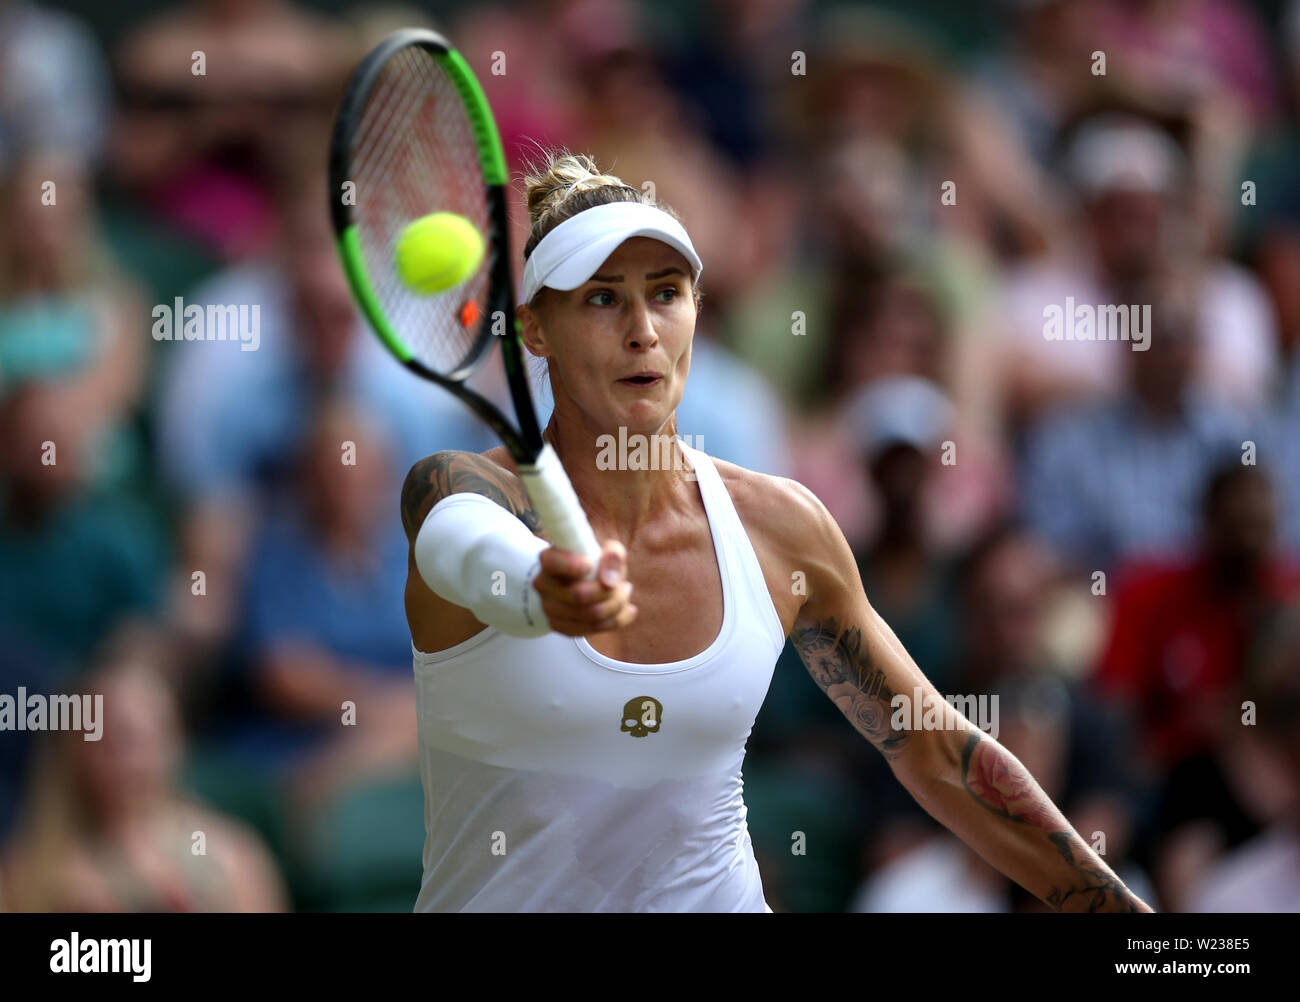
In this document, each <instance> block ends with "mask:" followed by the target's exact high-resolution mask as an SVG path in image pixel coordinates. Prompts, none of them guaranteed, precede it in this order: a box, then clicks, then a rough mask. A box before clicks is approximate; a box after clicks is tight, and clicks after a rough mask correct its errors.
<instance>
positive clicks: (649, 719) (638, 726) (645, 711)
mask: <svg viewBox="0 0 1300 1002" xmlns="http://www.w3.org/2000/svg"><path fill="white" fill-rule="evenodd" d="M663 710H664V707H663V704H662V703H660V702H659V700H657V699H655V698H654V697H653V696H637V697H636V698H635V699H629V700H628V701H627V705H625V706H624V707H623V723H622V724H621V725H620V727H619V730H621V731H626V732H627V733H629V734H631V735H632V737H634V738H643V737H645V736H646V735H647V734H653V733H655V732H656V731H657V730H659V721H660V720H661V719H662V718H663Z"/></svg>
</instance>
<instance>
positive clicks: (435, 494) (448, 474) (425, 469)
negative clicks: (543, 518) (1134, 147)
mask: <svg viewBox="0 0 1300 1002" xmlns="http://www.w3.org/2000/svg"><path fill="white" fill-rule="evenodd" d="M462 492H468V493H473V494H482V495H484V496H486V497H488V498H490V499H491V500H493V501H495V502H497V503H498V504H499V505H501V506H502V507H503V508H506V509H507V510H509V511H511V512H512V513H514V514H516V515H520V513H521V512H524V513H526V512H527V511H528V510H529V506H528V505H527V503H526V499H525V498H524V495H523V488H522V485H521V484H520V482H519V476H518V468H517V467H516V466H515V463H514V460H513V458H512V457H511V455H510V452H509V450H508V449H506V448H505V447H504V446H498V447H497V448H494V449H488V450H487V451H486V452H463V451H461V450H458V449H443V450H441V451H439V452H435V453H432V454H430V455H428V456H425V457H424V458H423V459H420V460H417V461H416V462H415V463H414V464H412V466H411V468H410V470H408V471H407V474H406V480H405V481H404V482H403V484H402V525H403V527H404V528H405V529H406V533H407V535H408V537H409V536H412V535H413V534H414V533H415V532H417V531H418V530H419V528H420V526H421V525H423V524H424V520H425V518H426V517H427V516H428V514H429V511H430V510H431V509H432V508H433V506H434V505H435V504H437V503H438V502H439V501H441V500H442V499H443V498H445V497H448V496H450V495H452V494H456V493H462ZM521 517H523V515H521ZM526 521H527V520H526Z"/></svg>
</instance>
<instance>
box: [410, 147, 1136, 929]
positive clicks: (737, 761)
mask: <svg viewBox="0 0 1300 1002" xmlns="http://www.w3.org/2000/svg"><path fill="white" fill-rule="evenodd" d="M526 183H527V198H528V207H529V214H530V217H531V220H532V231H531V234H530V236H529V239H528V242H527V245H526V247H525V251H524V257H525V268H524V296H523V305H521V306H520V307H519V308H518V318H519V320H520V322H521V325H522V336H523V339H524V342H525V344H526V345H527V346H528V349H529V350H530V351H531V352H532V353H533V354H534V355H536V356H539V357H542V358H545V359H546V360H547V365H548V369H549V380H550V385H551V390H552V393H553V395H554V399H555V410H554V413H553V415H552V417H551V420H550V423H549V424H548V426H547V428H546V439H547V441H548V442H549V443H550V444H551V446H552V447H553V448H554V449H555V451H556V452H557V454H558V455H559V457H560V459H561V461H562V462H563V464H564V469H565V472H566V473H567V474H568V476H569V478H570V480H571V481H572V484H573V487H574V490H575V491H576V492H577V495H578V497H579V499H580V500H581V502H582V506H583V508H584V509H585V511H586V513H587V516H588V518H589V520H590V523H591V526H592V529H593V530H594V532H595V534H596V537H597V539H598V540H603V541H604V545H603V548H602V551H601V556H600V559H599V564H598V567H597V568H596V569H595V570H596V571H597V574H596V575H595V576H594V577H591V576H588V572H589V571H590V570H591V569H590V568H589V567H587V566H585V562H584V560H583V558H581V557H579V556H577V555H576V554H573V553H568V552H564V551H561V550H558V549H556V548H553V547H551V546H550V545H549V543H548V542H547V541H546V539H545V534H544V530H543V529H542V527H541V525H540V523H539V520H538V518H537V515H536V514H535V512H534V511H533V510H532V508H531V506H530V504H529V502H528V499H527V496H526V494H525V492H524V490H523V488H522V486H521V484H520V482H519V480H518V478H517V477H516V474H515V466H514V464H513V462H512V460H511V458H510V455H509V453H508V452H507V451H506V449H505V448H504V447H499V448H495V449H491V450H488V451H487V452H485V453H482V454H474V453H465V452H451V451H448V452H439V453H436V454H434V455H432V456H429V457H428V458H426V459H424V460H421V461H420V462H419V463H417V464H416V465H415V466H414V467H413V468H412V469H411V471H410V473H409V475H408V477H407V480H406V483H405V486H404V488H403V497H402V518H403V523H404V525H405V528H406V532H407V535H408V537H409V539H410V543H411V549H410V562H409V566H410V571H409V578H408V583H407V589H406V610H407V616H408V619H409V622H410V627H411V638H412V648H413V652H414V661H415V679H416V693H417V703H418V705H417V710H418V718H419V740H420V770H421V779H422V781H423V784H424V792H425V827H426V833H427V834H426V840H425V845H424V876H423V880H422V885H421V889H420V893H419V896H418V899H417V901H416V905H415V908H416V910H417V911H502V912H513V911H575V912H576V911H656V912H686V911H711V912H731V911H751V912H754V911H757V912H762V911H769V912H770V911H771V908H770V907H768V905H767V903H766V901H765V900H764V895H763V885H762V881H761V879H760V875H759V872H758V867H757V864H756V862H755V859H754V853H753V849H752V847H751V843H750V839H749V832H748V828H747V826H746V822H745V816H746V807H745V803H744V800H743V797H742V781H741V766H742V764H743V760H744V753H745V742H746V740H747V738H748V736H749V733H750V728H751V727H752V725H753V723H754V720H755V718H756V716H757V714H758V712H759V709H760V707H761V706H762V703H763V698H764V696H765V695H766V693H767V690H768V684H769V682H770V681H771V678H772V672H773V669H774V667H775V664H776V661H777V657H778V656H779V655H780V653H781V650H782V647H783V646H784V643H785V639H786V637H787V636H789V637H791V638H792V639H793V642H794V644H795V646H796V648H797V649H798V651H799V654H800V656H801V657H802V659H803V660H804V662H805V663H806V665H807V666H808V670H809V672H810V673H811V674H812V677H813V679H814V680H815V681H816V682H817V684H818V685H819V686H820V687H821V688H822V689H823V690H824V691H825V692H826V694H827V696H828V697H829V698H830V699H831V700H832V701H834V703H835V705H836V706H838V707H839V708H840V709H841V710H842V711H843V713H844V715H845V716H846V717H847V718H848V719H849V721H850V722H851V723H852V725H853V726H854V727H856V728H857V730H858V731H859V732H860V733H861V734H862V736H863V737H865V738H866V739H867V740H868V741H870V742H871V743H872V744H873V745H874V746H875V747H876V748H877V749H878V750H879V751H880V752H881V754H883V755H884V756H885V757H886V758H887V759H888V761H889V763H890V766H891V768H892V769H893V771H894V774H895V775H896V776H897V777H898V779H899V781H900V782H901V783H902V784H903V785H904V786H905V787H906V789H907V790H908V791H909V792H910V793H911V794H912V795H913V797H915V798H916V800H917V801H918V802H919V803H920V804H921V805H922V806H923V807H924V808H925V809H926V810H927V811H928V812H929V813H930V814H931V815H933V816H934V817H935V818H936V819H938V820H939V821H940V822H942V823H943V824H944V825H946V826H947V827H948V828H950V829H951V830H952V831H953V832H955V833H956V834H957V835H958V836H960V837H961V838H962V839H963V840H964V841H965V842H967V843H968V844H969V845H970V846H972V847H973V848H974V849H975V850H976V851H977V852H979V853H980V855H981V856H983V857H984V858H985V859H986V860H988V861H989V862H990V863H991V864H992V865H994V866H996V867H997V868H998V869H999V870H1001V871H1002V872H1003V873H1005V874H1006V875H1007V876H1009V877H1010V878H1011V879H1013V880H1015V881H1017V882H1018V883H1020V884H1021V885H1022V886H1024V887H1025V888H1026V889H1027V890H1029V891H1030V892H1031V893H1033V894H1034V895H1036V896H1037V897H1039V898H1040V899H1042V900H1043V901H1045V902H1047V903H1048V904H1050V905H1051V906H1053V907H1054V908H1056V909H1058V910H1063V911H1085V910H1089V911H1150V910H1151V909H1150V908H1149V907H1147V905H1146V904H1144V903H1143V902H1142V901H1140V900H1139V899H1138V898H1136V897H1135V896H1134V895H1133V894H1132V893H1130V891H1129V890H1128V889H1127V888H1126V887H1125V886H1124V885H1123V884H1122V883H1121V882H1120V880H1119V879H1118V878H1117V877H1116V876H1115V874H1114V873H1112V872H1111V870H1110V869H1109V868H1108V867H1107V866H1106V864H1105V863H1103V862H1102V861H1101V859H1100V858H1099V857H1098V856H1097V855H1096V854H1095V853H1094V852H1093V851H1092V850H1091V849H1090V848H1089V847H1088V845H1087V844H1086V843H1085V842H1084V841H1083V840H1082V839H1081V838H1080V837H1079V835H1078V834H1077V833H1076V832H1075V831H1074V829H1073V828H1072V827H1071V826H1070V824H1069V822H1068V821H1066V819H1065V818H1064V817H1063V816H1062V814H1061V812H1060V811H1059V810H1058V809H1057V808H1056V807H1055V806H1054V805H1053V804H1052V803H1051V801H1050V800H1049V799H1048V798H1047V797H1046V796H1045V795H1044V794H1043V792H1042V790H1041V789H1040V787H1039V786H1038V784H1037V783H1036V782H1035V781H1034V779H1033V777H1031V776H1030V775H1029V774H1028V772H1026V770H1025V768H1024V767H1023V766H1022V765H1021V764H1020V762H1019V761H1018V760H1017V759H1016V758H1015V757H1014V756H1012V755H1011V754H1010V753H1009V752H1007V751H1006V749H1004V748H1003V747H1002V746H1001V745H999V744H998V743H997V742H996V741H995V740H993V739H991V738H990V737H988V736H987V735H985V734H983V733H982V732H980V731H979V730H977V729H975V728H974V726H973V725H971V724H969V723H968V722H967V721H966V718H965V717H964V716H962V715H961V714H960V713H958V711H957V710H956V709H955V708H953V707H951V706H949V705H948V704H947V703H946V702H944V701H943V699H942V697H941V696H940V695H939V694H938V692H937V691H936V690H935V689H934V687H933V685H931V684H930V682H929V681H927V679H926V678H925V676H924V675H923V674H922V673H921V671H920V670H919V669H918V668H917V667H916V665H915V664H914V663H913V662H912V660H911V659H910V658H909V657H908V655H907V652H906V651H904V650H903V649H902V647H901V646H900V645H899V643H898V640H897V638H895V636H894V634H893V633H892V632H891V631H890V629H889V627H888V626H887V625H886V624H885V623H884V622H883V621H882V620H881V619H880V618H879V616H877V615H876V613H875V612H874V611H873V610H872V608H871V605H870V604H869V603H868V601H867V597H866V595H865V594H864V593H863V589H862V583H861V579H860V577H859V575H858V571H857V567H856V565H855V563H854V559H853V555H852V553H851V551H850V549H849V545H848V543H847V541H846V540H845V538H844V536H843V533H842V532H841V531H840V529H839V526H838V525H837V524H836V523H835V521H834V519H833V518H832V517H831V515H830V514H829V513H828V512H827V510H826V508H825V507H824V506H823V505H822V504H821V502H820V501H819V500H818V499H817V498H816V497H815V496H814V495H813V494H812V493H811V492H810V491H809V490H808V489H807V488H805V487H803V486H802V485H801V484H799V483H797V482H795V481H793V480H788V479H782V478H778V477H772V476H767V475H764V474H760V473H756V472H753V471H751V470H746V469H743V468H741V467H739V466H735V465H733V464H731V463H726V462H723V461H721V460H716V459H714V458H712V457H710V456H708V455H707V454H705V453H704V452H702V451H701V450H699V449H697V448H694V447H692V446H688V445H687V444H686V443H685V442H684V441H683V440H682V439H680V438H679V437H677V429H676V422H675V417H674V411H675V408H676V407H677V404H678V402H679V401H680V400H681V399H682V394H683V393H684V392H685V391H686V380H687V374H688V373H689V371H690V362H691V339H692V337H693V335H694V332H695V321H696V316H697V313H698V310H699V305H700V286H699V279H700V273H701V271H702V264H701V262H700V259H699V257H698V255H697V254H696V253H695V249H694V247H693V246H692V245H691V240H690V237H689V236H688V235H687V233H686V230H685V229H684V227H683V226H682V223H681V221H680V219H679V218H678V216H677V214H676V213H675V212H674V211H673V210H672V209H670V208H669V207H668V206H666V205H663V204H658V205H653V204H648V203H647V202H645V201H643V199H642V194H641V192H640V191H639V190H638V189H636V188H634V187H630V186H628V185H625V184H624V183H623V182H622V181H621V180H619V179H618V178H617V177H612V176H610V175H607V174H602V173H600V172H599V171H598V169H597V167H596V165H595V164H594V162H592V161H591V160H590V159H589V158H586V157H582V156H573V155H569V154H564V155H560V156H555V155H552V156H551V158H550V163H549V164H548V165H547V168H546V169H545V170H542V171H540V172H539V173H538V174H536V175H534V176H531V177H529V178H528V179H527V182H526ZM735 419H736V420H737V421H743V420H745V415H744V414H737V415H735ZM620 442H621V443H624V444H623V445H622V446H619V445H618V443H620ZM655 449H659V451H658V452H657V453H656V452H655V451H654V450H655ZM917 691H920V692H922V693H923V694H924V699H925V701H926V703H927V705H928V706H931V707H934V708H937V709H936V710H935V711H934V712H932V713H931V714H930V719H931V722H932V723H933V724H935V726H932V727H929V728H922V729H903V728H901V727H897V726H895V722H896V719H905V720H906V722H907V723H908V724H909V726H910V725H911V724H912V723H913V714H912V713H911V712H910V711H909V712H908V713H906V714H905V715H896V714H895V706H894V705H891V703H892V701H893V700H894V696H895V694H896V693H897V694H903V695H905V696H906V697H907V698H908V699H909V700H910V699H912V698H914V696H915V694H916V692H917Z"/></svg>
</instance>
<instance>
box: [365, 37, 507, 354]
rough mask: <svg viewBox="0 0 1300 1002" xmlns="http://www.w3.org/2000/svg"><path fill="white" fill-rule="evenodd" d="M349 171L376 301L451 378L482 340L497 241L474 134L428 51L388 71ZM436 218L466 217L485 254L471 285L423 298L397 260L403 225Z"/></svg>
mask: <svg viewBox="0 0 1300 1002" xmlns="http://www.w3.org/2000/svg"><path fill="white" fill-rule="evenodd" d="M352 163H353V173H354V175H355V176H354V178H353V180H354V181H355V182H356V186H357V206H356V213H355V215H354V219H355V220H356V225H357V231H358V237H359V240H360V245H361V250H362V254H363V256H364V258H365V263H366V269H367V271H368V272H369V273H370V275H371V281H372V285H373V288H374V292H375V296H376V298H377V299H378V300H379V303H380V306H381V307H382V309H383V312H384V315H385V316H386V317H387V318H388V320H389V322H390V323H391V324H392V326H393V327H394V328H395V329H396V330H397V332H398V333H399V335H400V336H401V337H402V339H403V340H404V341H405V342H406V343H407V344H408V345H409V347H410V348H411V349H412V351H413V352H414V354H415V356H416V357H417V358H418V359H419V360H420V361H421V362H423V363H424V364H425V365H427V366H428V367H429V368H431V369H433V370H434V371H437V372H442V373H449V372H451V371H453V370H455V369H457V368H458V367H460V366H461V365H462V364H463V363H464V362H465V361H466V359H467V358H468V357H469V356H470V355H471V354H472V353H473V352H474V350H475V347H476V346H477V344H478V343H479V341H480V337H481V335H482V333H483V330H482V324H481V323H480V322H479V320H478V318H480V317H482V316H483V315H484V314H485V313H486V312H487V309H488V303H487V295H488V290H489V286H490V282H489V278H490V275H491V273H492V268H493V266H494V264H495V258H496V255H497V253H498V249H497V247H496V244H495V241H494V240H492V239H490V237H491V234H492V227H491V222H490V219H489V205H488V199H487V192H486V190H485V186H484V181H483V175H482V170H481V168H480V166H479V160H478V152H477V146H476V143H475V137H474V130H473V126H472V125H471V123H470V120H469V118H468V116H467V115H466V113H465V109H464V104H463V102H462V100H461V97H460V95H459V93H458V92H457V90H456V87H455V84H454V83H453V82H452V80H451V78H450V77H449V76H448V75H447V73H446V72H445V71H444V70H443V69H442V67H441V65H440V64H439V63H438V61H437V60H436V59H435V58H434V56H433V55H432V54H431V53H430V52H428V51H427V50H425V49H423V48H419V47H415V46H412V47H408V48H407V49H404V50H402V51H401V52H399V53H398V54H397V55H396V56H394V57H393V58H392V59H390V60H389V61H388V63H387V64H386V65H385V66H384V68H383V70H382V71H381V73H380V76H379V78H378V79H377V80H376V81H375V83H374V85H373V86H372V88H371V90H370V94H369V96H368V99H367V101H366V106H365V109H364V111H363V113H362V115H361V121H360V124H359V127H358V129H357V131H356V135H355V139H354V141H353V149H352ZM433 212H455V213H458V214H459V215H461V216H464V217H465V218H466V219H468V220H469V221H470V222H471V223H473V224H474V226H475V227H476V228H477V229H478V231H479V232H480V233H481V234H483V236H484V238H485V242H486V245H487V246H486V249H485V253H484V259H483V262H482V263H481V264H480V266H479V268H478V270H477V271H476V272H475V274H474V275H472V276H471V277H470V278H469V279H467V280H466V281H465V282H463V283H462V284H461V285H459V286H456V287H454V288H452V289H450V290H447V291H446V292H443V293H438V294H434V295H422V294H419V293H415V292H413V291H411V290H410V289H409V288H407V286H406V285H405V283H403V282H402V280H401V278H400V276H399V275H398V272H397V267H396V263H395V261H394V252H395V249H396V246H397V241H398V238H399V237H400V235H401V233H402V231H403V229H404V228H405V227H406V225H407V224H408V223H411V222H414V221H415V220H416V219H419V218H421V217H422V216H426V215H428V214H430V213H433ZM466 321H469V322H468V323H467V322H466Z"/></svg>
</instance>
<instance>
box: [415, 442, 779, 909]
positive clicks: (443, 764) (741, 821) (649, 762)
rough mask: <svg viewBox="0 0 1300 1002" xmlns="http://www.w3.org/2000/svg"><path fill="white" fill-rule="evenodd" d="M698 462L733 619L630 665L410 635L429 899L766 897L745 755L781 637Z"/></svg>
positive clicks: (558, 639) (730, 519) (713, 900)
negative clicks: (692, 648) (700, 641)
mask: <svg viewBox="0 0 1300 1002" xmlns="http://www.w3.org/2000/svg"><path fill="white" fill-rule="evenodd" d="M678 441H679V442H680V443H681V446H682V449H683V452H684V453H685V454H686V456H687V458H688V459H689V460H690V463H691V465H692V466H693V467H694V469H695V471H696V478H697V479H696V482H697V483H698V484H699V487H700V494H701V496H702V498H703V501H704V508H705V511H706V513H707V516H708V520H709V529H710V532H711V533H712V536H713V548H714V553H715V555H716V557H717V562H718V569H719V571H720V573H721V578H722V596H723V615H722V629H721V632H719V634H718V636H717V637H716V638H715V639H714V641H713V643H711V644H710V645H709V646H708V647H707V648H706V649H705V650H703V651H701V652H700V653H698V654H696V655H695V656H694V657H690V658H686V659H685V660H683V661H673V662H670V663H666V664H634V663H631V662H626V661H616V660H614V659H613V658H609V657H606V656H605V655H603V654H601V653H599V652H598V651H596V649H595V648H593V647H592V646H591V644H589V643H588V642H587V640H586V639H585V638H582V637H568V636H565V635H563V634H560V633H549V634H547V635H546V636H543V637H536V638H531V639H523V638H519V637H512V636H510V635H509V634H505V633H501V632H500V631H498V630H496V629H494V628H492V627H487V628H485V629H483V630H482V631H481V632H479V633H476V634H475V635H474V636H472V637H470V638H469V639H468V640H466V641H464V642H462V643H459V644H457V645H456V646H455V647H451V648H448V649H447V650H444V651H438V652H436V653H425V652H423V651H419V650H415V647H414V645H412V651H413V652H414V659H415V689H416V708H417V714H418V719H419V734H420V779H421V782H422V783H423V785H424V825H425V833H426V836H425V842H424V877H423V880H422V881H421V887H420V893H419V897H418V898H417V900H416V903H415V910H416V911H498V912H519V911H569V912H586V911H609V912H614V911H617V912H630V911H649V912H692V911H709V912H743V911H749V912H755V911H756V912H763V911H768V912H770V911H771V908H769V907H768V906H767V902H766V901H765V900H764V897H763V885H762V881H761V880H760V878H759V873H758V865H757V863H756V862H755V860H754V851H753V847H752V845H751V844H750V839H749V829H748V826H747V825H746V823H745V817H746V807H745V802H744V799H743V797H742V796H741V793H742V788H743V782H742V780H741V764H742V762H743V760H744V756H745V742H746V741H747V740H748V738H749V734H750V729H751V727H752V726H753V723H754V719H755V717H756V716H757V715H758V711H759V708H760V707H761V706H762V704H763V699H764V697H765V696H766V695H767V689H768V685H769V683H770V682H771V679H772V672H773V669H774V668H775V666H776V661H777V658H778V657H779V656H780V654H781V649H782V647H783V646H784V643H785V634H784V632H783V630H782V628H781V622H780V619H779V617H778V616H777V612H776V608H775V606H774V605H773V603H772V597H771V595H770V594H769V593H768V590H767V584H766V582H765V580H764V578H763V571H762V568H761V567H760V565H759V562H758V557H757V555H756V554H755V553H754V548H753V546H752V545H751V544H750V541H749V537H748V535H746V533H745V529H744V526H743V525H742V524H741V522H740V518H739V516H738V515H737V514H736V509H735V506H734V505H733V504H732V501H731V496H730V494H728V492H727V489H726V486H725V485H724V484H723V482H722V479H721V477H720V476H719V474H718V472H717V469H716V468H715V467H714V465H713V460H712V459H711V458H710V457H709V456H707V455H706V454H704V453H703V452H701V451H700V450H698V449H695V448H693V447H690V446H687V445H686V444H685V443H684V442H681V440H680V439H678Z"/></svg>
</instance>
